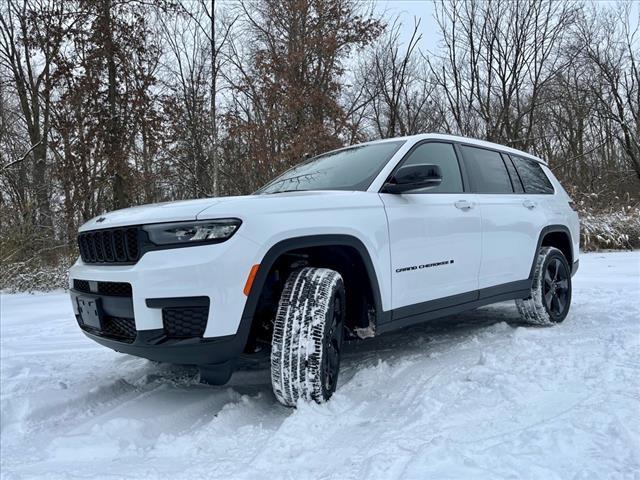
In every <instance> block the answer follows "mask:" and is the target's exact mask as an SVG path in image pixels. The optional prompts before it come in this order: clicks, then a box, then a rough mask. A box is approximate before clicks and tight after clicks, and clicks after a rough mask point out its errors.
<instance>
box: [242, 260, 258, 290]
mask: <svg viewBox="0 0 640 480" xmlns="http://www.w3.org/2000/svg"><path fill="white" fill-rule="evenodd" d="M259 268H260V264H257V265H254V266H253V267H251V271H250V272H249V276H248V277H247V283H245V284H244V290H243V292H244V294H245V295H246V296H247V297H248V296H249V292H250V291H251V285H253V281H254V280H255V279H256V274H257V273H258V269H259Z"/></svg>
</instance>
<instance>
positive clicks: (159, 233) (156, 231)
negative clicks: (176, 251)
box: [142, 218, 242, 245]
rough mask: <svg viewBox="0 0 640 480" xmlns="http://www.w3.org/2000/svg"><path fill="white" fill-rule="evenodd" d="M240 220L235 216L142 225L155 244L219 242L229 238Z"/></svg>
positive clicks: (238, 225)
mask: <svg viewBox="0 0 640 480" xmlns="http://www.w3.org/2000/svg"><path fill="white" fill-rule="evenodd" d="M241 223H242V221H240V220H238V219H237V218H223V219H219V220H202V221H199V222H174V223H157V224H152V225H144V226H143V227H142V229H143V230H144V231H145V232H147V234H149V240H151V242H153V243H154V244H156V245H183V244H201V243H220V242H224V241H225V240H228V239H229V238H231V236H232V235H233V234H234V233H235V232H236V230H238V228H239V227H240V224H241Z"/></svg>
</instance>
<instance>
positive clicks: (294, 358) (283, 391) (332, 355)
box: [271, 267, 345, 407]
mask: <svg viewBox="0 0 640 480" xmlns="http://www.w3.org/2000/svg"><path fill="white" fill-rule="evenodd" d="M344 312H345V291H344V284H343V281H342V277H341V276H340V274H339V273H338V272H336V271H334V270H329V269H326V268H311V267H307V268H303V269H301V270H297V271H295V272H293V273H292V274H291V275H290V276H289V278H288V279H287V281H286V283H285V286H284V289H283V291H282V295H281V297H280V302H279V304H278V312H277V314H276V319H275V323H274V328H273V338H272V341H271V347H272V348H271V384H272V386H273V393H274V394H275V396H276V398H277V399H278V401H279V402H280V403H282V404H283V405H286V406H290V407H292V406H295V405H296V403H297V402H298V400H299V399H303V400H306V401H315V402H317V403H322V402H325V401H327V400H328V399H329V398H330V397H331V395H332V394H333V392H334V391H335V389H336V384H337V381H338V373H339V370H340V351H341V349H342V338H343V330H344Z"/></svg>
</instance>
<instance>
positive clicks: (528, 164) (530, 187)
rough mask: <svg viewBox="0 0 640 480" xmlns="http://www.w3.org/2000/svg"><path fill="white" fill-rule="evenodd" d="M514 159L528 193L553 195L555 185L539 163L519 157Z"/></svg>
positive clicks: (515, 156)
mask: <svg viewBox="0 0 640 480" xmlns="http://www.w3.org/2000/svg"><path fill="white" fill-rule="evenodd" d="M512 158H513V163H514V164H515V166H516V169H517V170H518V173H519V174H520V178H521V179H522V183H523V185H524V191H525V192H526V193H547V194H548V193H553V185H551V182H550V181H549V179H548V178H547V175H546V174H545V173H544V171H543V170H542V167H541V166H540V164H539V163H538V162H536V161H534V160H529V159H528V158H524V157H518V156H517V155H513V156H512Z"/></svg>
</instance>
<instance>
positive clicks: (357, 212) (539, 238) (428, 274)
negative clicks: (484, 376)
mask: <svg viewBox="0 0 640 480" xmlns="http://www.w3.org/2000/svg"><path fill="white" fill-rule="evenodd" d="M572 207H573V204H572V203H571V199H570V198H569V196H568V195H567V193H566V192H565V191H564V189H563V188H562V186H561V185H560V184H559V183H558V181H557V180H556V178H555V177H554V176H553V174H552V173H551V171H550V170H549V168H548V167H547V165H546V164H545V162H544V161H543V160H541V159H539V158H536V157H533V156H531V155H529V154H526V153H524V152H521V151H518V150H514V149H511V148H508V147H503V146H500V145H496V144H492V143H488V142H483V141H479V140H472V139H467V138H460V137H454V136H449V135H438V134H424V135H416V136H412V137H404V138H395V139H387V140H380V141H376V142H370V143H365V144H362V145H356V146H352V147H347V148H343V149H340V150H336V151H333V152H329V153H326V154H324V155H320V156H318V157H315V158H312V159H311V160H308V161H306V162H304V163H301V164H300V165H298V166H296V167H294V168H292V169H291V170H289V171H287V172H286V173H284V174H283V175H281V176H280V177H278V178H276V179H275V180H273V181H272V182H271V183H269V184H268V185H266V186H265V187H264V188H262V189H261V190H259V191H258V192H256V193H255V194H253V195H247V196H240V197H226V198H211V199H201V200H189V201H181V202H172V203H161V204H156V205H147V206H141V207H134V208H128V209H125V210H118V211H115V212H111V213H107V214H105V215H103V216H100V217H97V218H94V219H92V220H90V221H89V222H87V223H86V224H84V225H83V226H82V227H81V228H80V232H79V236H78V242H79V247H80V253H81V258H79V259H78V261H77V262H76V264H75V265H74V266H73V267H72V268H71V271H70V279H69V282H70V289H71V299H72V303H73V307H74V310H75V313H76V318H77V321H78V324H79V325H80V328H82V330H83V332H84V333H85V334H86V335H87V336H88V337H89V338H91V339H93V340H95V341H96V342H98V343H100V344H102V345H105V346H107V347H109V348H112V349H114V350H116V351H119V352H123V353H129V354H132V355H138V356H141V357H145V358H149V359H152V360H156V361H166V362H172V363H179V364H190V365H197V366H198V368H199V370H200V377H201V380H202V381H203V382H206V383H212V384H221V383H225V382H226V381H227V380H228V379H229V377H230V375H231V373H232V371H233V367H234V365H235V363H236V360H237V358H238V357H239V356H240V355H241V354H243V353H244V354H250V353H255V352H258V351H260V350H264V349H265V348H269V347H270V348H271V353H270V355H271V379H272V383H273V390H274V392H275V395H276V397H277V398H278V400H279V401H280V402H282V403H283V404H285V405H295V404H296V402H297V401H298V399H305V400H315V401H317V402H321V401H324V400H327V399H328V398H329V397H330V396H331V395H332V393H333V392H334V390H335V388H336V383H337V378H338V371H339V365H340V351H341V349H342V343H343V339H344V338H347V337H349V338H366V337H370V336H375V335H380V334H383V333H385V332H389V331H391V330H396V329H399V328H403V327H406V326H408V325H413V324H415V323H419V322H423V321H425V320H430V319H434V318H437V317H442V316H445V315H450V314H454V313H458V312H462V311H465V310H470V309H473V308H476V307H479V306H481V305H487V304H490V303H495V302H501V301H504V300H513V299H515V300H516V303H517V305H518V310H519V312H520V315H521V317H522V319H523V320H524V321H525V322H527V323H531V324H536V325H548V324H553V323H556V322H560V321H562V320H563V319H564V318H565V317H566V315H567V312H568V310H569V305H570V302H571V276H572V274H573V273H575V271H576V270H577V267H578V244H579V243H578V242H579V226H578V216H577V214H576V212H575V211H574V210H573V208H572ZM264 351H265V352H266V350H264Z"/></svg>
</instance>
